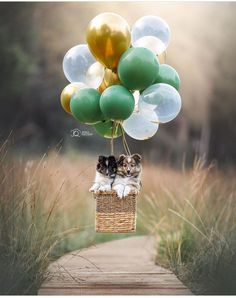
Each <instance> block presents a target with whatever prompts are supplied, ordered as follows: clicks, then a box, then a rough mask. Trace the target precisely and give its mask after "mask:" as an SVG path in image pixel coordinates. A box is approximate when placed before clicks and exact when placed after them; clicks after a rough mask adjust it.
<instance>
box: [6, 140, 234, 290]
mask: <svg viewBox="0 0 236 298" xmlns="http://www.w3.org/2000/svg"><path fill="white" fill-rule="evenodd" d="M6 147H7V146H6V144H3V146H2V147H1V148H0V268H1V270H0V294H36V293H37V289H38V287H39V286H40V284H41V282H42V280H43V278H45V274H46V268H47V266H48V264H49V262H50V261H51V260H53V259H55V258H57V257H59V256H61V255H63V254H64V253H66V252H68V251H71V250H75V249H80V248H82V247H87V246H90V245H93V244H95V243H98V242H102V241H107V240H111V239H114V238H118V237H127V236H129V234H117V235H116V234H96V233H95V231H94V201H93V199H92V197H91V195H90V194H89V193H88V189H89V187H90V185H91V183H92V181H93V178H94V166H95V162H96V157H91V156H86V155H78V154H75V153H68V154H64V155H61V154H59V153H56V152H55V151H53V152H49V153H48V154H45V156H43V157H41V158H34V159H33V160H29V159H27V158H24V157H19V156H18V157H17V156H16V155H14V157H13V156H11V157H10V155H9V154H8V153H7V148H6ZM235 191H236V185H235V179H234V173H230V172H228V173H227V174H226V173H224V174H223V173H221V172H219V171H217V169H215V168H214V167H212V168H211V167H205V166H204V163H203V161H202V160H197V161H196V162H195V164H194V166H193V168H192V169H184V167H183V170H182V171H179V170H174V169H171V168H170V167H167V166H161V165H160V166H154V165H150V164H148V163H147V162H144V166H143V190H142V194H141V195H140V199H139V207H138V209H139V215H138V227H137V233H138V234H143V233H151V234H152V235H154V236H155V237H156V240H157V243H158V245H157V256H156V261H157V263H158V264H161V265H162V266H166V267H168V268H170V269H171V270H173V271H174V272H175V273H176V274H177V275H178V277H179V278H180V279H181V280H183V282H184V283H186V284H187V285H188V286H189V287H190V288H191V289H192V290H193V291H194V293H198V294H199V293H201V294H209V293H210V294H216V293H217V294H223V293H224V294H233V293H234V294H235V293H236V288H235V283H234V277H235V274H236V272H235V270H236V255H235V252H236V237H235V232H236V224H235V211H236V206H235V205H236V204H235ZM131 236H132V234H131Z"/></svg>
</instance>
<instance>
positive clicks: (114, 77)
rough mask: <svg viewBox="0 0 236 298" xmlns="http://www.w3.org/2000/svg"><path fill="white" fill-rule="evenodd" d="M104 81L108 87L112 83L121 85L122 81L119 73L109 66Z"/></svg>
mask: <svg viewBox="0 0 236 298" xmlns="http://www.w3.org/2000/svg"><path fill="white" fill-rule="evenodd" d="M103 81H104V83H105V85H106V87H109V86H112V85H121V81H120V79H119V77H118V74H117V73H116V72H114V71H112V70H111V69H109V68H106V69H105V73H104V78H103Z"/></svg>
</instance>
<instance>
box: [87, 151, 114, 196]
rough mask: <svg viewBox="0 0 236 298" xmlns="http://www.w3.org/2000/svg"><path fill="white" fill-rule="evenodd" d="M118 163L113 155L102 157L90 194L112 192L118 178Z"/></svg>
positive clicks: (100, 157) (99, 160)
mask: <svg viewBox="0 0 236 298" xmlns="http://www.w3.org/2000/svg"><path fill="white" fill-rule="evenodd" d="M116 172H117V162H116V158H115V156H113V155H110V156H108V157H106V156H102V155H100V156H99V157H98V163H97V168H96V176H95V181H94V184H93V186H92V187H91V188H90V190H89V191H90V192H95V193H96V192H98V191H107V190H111V187H112V184H113V182H114V179H115V177H116Z"/></svg>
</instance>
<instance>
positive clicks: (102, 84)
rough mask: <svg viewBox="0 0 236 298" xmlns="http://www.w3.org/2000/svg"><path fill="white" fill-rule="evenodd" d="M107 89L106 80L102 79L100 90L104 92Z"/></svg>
mask: <svg viewBox="0 0 236 298" xmlns="http://www.w3.org/2000/svg"><path fill="white" fill-rule="evenodd" d="M106 89H107V86H106V85H105V82H104V80H103V81H102V83H101V85H100V86H99V87H98V88H97V90H98V92H100V93H102V92H103V91H104V90H106Z"/></svg>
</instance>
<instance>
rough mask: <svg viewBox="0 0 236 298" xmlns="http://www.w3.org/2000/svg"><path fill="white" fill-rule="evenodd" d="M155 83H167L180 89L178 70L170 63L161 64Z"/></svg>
mask: <svg viewBox="0 0 236 298" xmlns="http://www.w3.org/2000/svg"><path fill="white" fill-rule="evenodd" d="M155 83H165V84H169V85H171V86H172V87H174V88H175V89H176V90H179V87H180V78H179V75H178V73H177V71H176V70H175V69H174V68H173V67H172V66H170V65H167V64H161V65H160V67H159V71H158V73H157V77H156V81H155Z"/></svg>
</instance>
